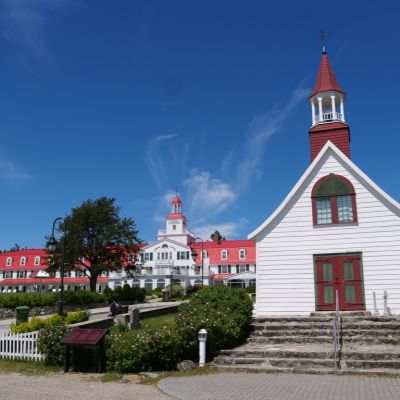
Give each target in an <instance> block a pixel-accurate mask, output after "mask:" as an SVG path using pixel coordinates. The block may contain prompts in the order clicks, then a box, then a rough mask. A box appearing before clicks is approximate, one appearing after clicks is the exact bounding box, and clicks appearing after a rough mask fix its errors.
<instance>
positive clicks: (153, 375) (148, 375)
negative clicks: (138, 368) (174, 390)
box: [139, 371, 163, 378]
mask: <svg viewBox="0 0 400 400" xmlns="http://www.w3.org/2000/svg"><path fill="white" fill-rule="evenodd" d="M162 374H163V372H162V371H152V372H140V373H139V375H140V376H143V377H145V378H158V377H159V376H160V375H162Z"/></svg>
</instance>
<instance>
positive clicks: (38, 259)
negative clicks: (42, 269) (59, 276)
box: [34, 256, 40, 265]
mask: <svg viewBox="0 0 400 400" xmlns="http://www.w3.org/2000/svg"><path fill="white" fill-rule="evenodd" d="M34 265H40V256H36V257H35V261H34Z"/></svg>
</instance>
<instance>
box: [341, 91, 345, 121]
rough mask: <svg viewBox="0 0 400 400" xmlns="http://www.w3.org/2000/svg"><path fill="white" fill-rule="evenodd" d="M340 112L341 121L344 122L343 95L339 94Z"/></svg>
mask: <svg viewBox="0 0 400 400" xmlns="http://www.w3.org/2000/svg"><path fill="white" fill-rule="evenodd" d="M340 114H342V121H343V122H345V119H344V104H343V96H340Z"/></svg>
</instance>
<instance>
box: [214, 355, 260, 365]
mask: <svg viewBox="0 0 400 400" xmlns="http://www.w3.org/2000/svg"><path fill="white" fill-rule="evenodd" d="M264 362H265V358H260V357H226V356H222V355H221V356H218V357H216V358H214V361H213V363H214V364H216V365H236V364H240V365H243V364H246V365H247V364H262V363H264Z"/></svg>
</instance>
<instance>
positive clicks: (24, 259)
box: [19, 256, 26, 267]
mask: <svg viewBox="0 0 400 400" xmlns="http://www.w3.org/2000/svg"><path fill="white" fill-rule="evenodd" d="M19 265H21V266H22V267H23V266H25V265H26V257H25V256H24V257H21V259H20V260H19Z"/></svg>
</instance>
